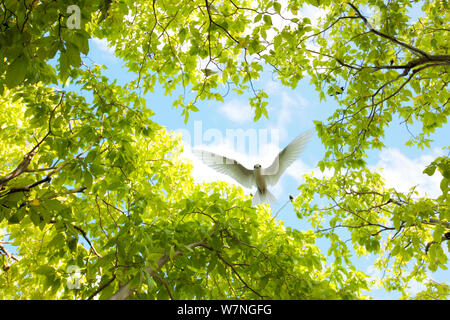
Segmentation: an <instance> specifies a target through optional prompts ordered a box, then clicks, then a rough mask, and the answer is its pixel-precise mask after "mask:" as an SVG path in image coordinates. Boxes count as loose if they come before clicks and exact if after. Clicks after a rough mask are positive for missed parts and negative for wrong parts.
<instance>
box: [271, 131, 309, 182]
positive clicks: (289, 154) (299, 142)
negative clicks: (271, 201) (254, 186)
mask: <svg viewBox="0 0 450 320" xmlns="http://www.w3.org/2000/svg"><path fill="white" fill-rule="evenodd" d="M313 132H314V130H308V131H306V132H304V133H302V134H301V135H299V136H298V137H297V138H295V139H294V140H293V141H292V142H291V143H290V144H288V145H287V146H286V147H285V148H284V149H283V150H281V152H280V153H279V154H278V156H277V157H276V158H275V160H274V161H273V163H272V164H271V165H270V167H267V168H264V169H263V171H262V174H263V176H265V178H266V182H267V183H268V184H269V185H274V184H276V183H277V182H278V180H280V177H281V175H282V174H283V173H284V171H285V170H286V169H287V168H288V167H289V166H290V165H291V164H292V163H293V162H294V161H295V160H297V158H298V157H299V156H300V154H301V153H302V152H303V150H304V149H305V147H306V145H307V144H308V142H309V140H310V139H311V137H312V135H313Z"/></svg>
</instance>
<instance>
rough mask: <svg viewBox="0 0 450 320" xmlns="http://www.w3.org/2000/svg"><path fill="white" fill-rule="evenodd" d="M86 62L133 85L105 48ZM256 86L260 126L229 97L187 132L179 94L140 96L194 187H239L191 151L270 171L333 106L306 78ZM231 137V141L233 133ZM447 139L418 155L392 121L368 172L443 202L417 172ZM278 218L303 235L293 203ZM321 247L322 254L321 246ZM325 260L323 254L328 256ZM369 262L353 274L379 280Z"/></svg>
mask: <svg viewBox="0 0 450 320" xmlns="http://www.w3.org/2000/svg"><path fill="white" fill-rule="evenodd" d="M89 57H90V58H91V59H92V61H94V62H96V63H101V64H105V65H106V66H107V67H108V69H107V70H105V74H106V75H107V76H109V77H110V79H118V82H119V83H120V82H121V83H126V82H127V81H129V80H130V79H133V77H134V75H132V74H129V73H127V71H126V70H125V69H124V68H122V67H121V66H122V63H121V61H120V60H119V59H117V58H115V57H114V55H113V51H112V50H111V49H110V48H107V45H106V42H105V41H103V40H98V39H95V40H94V41H92V42H91V51H90V53H89ZM254 85H255V87H257V89H262V88H264V89H265V90H266V92H267V93H268V95H269V100H268V101H269V105H268V111H269V119H265V118H264V116H263V117H262V118H261V119H260V120H259V121H258V122H257V123H255V122H253V115H252V113H251V110H250V106H249V103H248V95H245V94H244V95H241V96H239V95H237V94H235V93H234V92H232V91H230V93H229V94H228V95H227V96H226V97H225V101H224V103H221V102H216V101H202V102H199V103H198V104H197V107H198V108H199V110H200V111H199V112H197V113H192V114H191V115H190V118H189V122H188V123H187V124H184V117H183V116H182V115H181V109H175V108H173V107H172V102H173V99H174V98H173V97H176V96H178V92H176V93H174V94H173V97H171V96H165V95H164V92H163V90H162V89H161V88H158V87H157V88H155V93H152V94H147V95H146V96H145V97H146V99H147V106H148V107H149V108H151V109H152V110H154V111H155V115H154V117H153V120H154V121H156V122H157V123H159V124H160V125H163V126H165V127H166V128H167V129H168V130H172V131H177V132H180V133H182V134H183V137H184V141H185V152H184V157H185V158H187V159H188V160H190V161H192V162H193V165H194V171H193V175H194V178H195V179H196V181H198V182H203V181H216V180H223V181H227V182H229V183H235V184H237V183H236V182H235V181H234V180H233V179H231V178H230V177H227V176H224V175H222V174H219V173H217V172H215V171H214V170H212V169H210V168H208V167H207V166H205V165H203V164H202V163H201V161H199V160H197V159H196V158H195V157H193V156H192V154H191V152H190V150H191V148H192V147H195V148H200V149H207V150H212V151H215V152H217V153H221V154H223V155H226V156H229V157H232V158H235V159H236V160H238V161H240V162H241V163H242V164H244V165H246V166H247V167H249V168H252V167H253V164H254V163H255V161H256V160H255V159H256V158H258V159H259V160H260V161H258V162H259V163H261V164H262V165H263V166H264V164H270V163H271V162H272V160H273V159H274V157H275V155H276V154H277V153H278V151H279V150H281V149H282V148H284V146H286V145H287V144H288V143H289V142H290V141H291V140H292V139H294V138H295V137H296V136H298V135H299V134H301V133H302V132H304V131H306V130H308V129H311V128H313V126H314V125H313V121H314V120H326V119H327V118H328V117H329V116H330V115H331V113H332V112H333V111H334V110H335V108H336V107H337V106H338V105H337V103H336V102H335V101H334V100H333V99H332V98H331V97H330V98H329V99H328V101H319V98H318V94H317V92H316V91H315V90H314V87H313V86H311V85H309V80H308V78H305V79H304V80H302V81H301V82H300V83H299V85H298V87H297V89H295V90H291V89H290V88H287V87H283V86H282V85H281V84H280V82H279V81H277V80H276V77H275V76H274V75H273V74H272V73H271V72H270V71H266V72H265V73H264V74H263V77H262V78H261V79H260V80H259V81H257V82H255V83H254ZM219 91H220V92H223V93H225V92H226V91H227V88H225V87H223V88H219ZM180 93H181V92H180ZM238 129H242V130H244V131H247V133H248V132H256V133H261V132H263V133H264V131H265V132H266V133H267V134H268V137H269V139H268V142H269V146H268V149H267V152H265V153H264V154H263V155H257V154H254V153H250V151H251V150H250V148H249V146H248V144H249V143H251V142H250V139H248V137H247V138H246V139H247V140H246V149H244V150H239V148H238V147H239V146H238V145H237V144H236V143H232V142H231V141H230V139H226V135H227V130H228V131H230V130H238ZM419 129H420V127H417V126H414V125H413V126H410V130H411V131H412V132H419ZM270 130H273V131H270ZM199 132H200V133H201V134H200V135H199ZM234 132H235V133H236V131H234ZM271 132H275V133H278V136H279V143H278V144H276V145H270V142H271V137H272V136H271V134H270V133H271ZM219 136H222V137H223V139H222V140H220V139H218V138H217V137H219ZM449 136H450V128H449V126H445V127H444V128H441V129H438V130H437V131H436V133H435V135H434V136H433V138H434V139H435V140H434V142H433V143H432V144H431V148H430V149H426V150H423V151H422V150H418V149H416V148H411V147H407V146H405V142H406V141H407V140H408V139H409V138H410V133H409V132H408V131H407V129H406V127H405V126H404V124H401V121H400V120H399V119H395V118H394V120H393V121H392V123H391V126H390V127H389V128H388V129H387V131H386V135H385V139H384V143H385V144H386V149H384V150H382V151H372V152H370V153H369V158H368V164H369V166H370V167H371V168H376V169H377V170H379V171H380V172H381V173H382V175H383V177H384V178H385V180H386V184H387V185H388V186H390V187H394V188H396V189H397V190H399V191H407V190H409V189H410V188H411V187H413V186H416V188H417V190H418V191H419V193H420V194H421V195H423V194H425V193H426V194H427V195H428V196H430V197H434V196H438V195H439V194H440V189H439V182H440V179H441V177H440V176H439V174H438V173H437V174H435V175H434V176H432V177H429V176H427V175H425V174H422V171H423V169H424V168H425V166H426V165H428V164H429V163H430V162H431V161H433V160H434V159H435V158H436V156H438V155H441V154H444V153H445V154H446V151H445V150H442V147H443V146H445V145H446V143H448V141H447V140H448V137H449ZM214 137H216V138H214ZM199 142H200V143H201V144H200V145H199ZM239 151H240V152H239ZM323 152H324V148H323V146H322V145H321V143H320V141H319V139H318V138H317V137H314V138H313V139H312V140H311V141H310V143H309V144H308V146H307V148H306V150H305V152H304V154H303V155H302V156H301V157H300V159H299V160H298V161H296V162H295V163H294V164H293V165H292V166H291V167H290V168H289V169H288V170H287V171H286V173H285V174H284V176H283V177H282V178H281V180H280V182H279V183H278V184H277V185H276V186H275V187H274V188H273V189H272V192H273V193H274V194H275V196H276V197H277V198H278V203H277V204H276V205H274V206H272V211H273V212H274V213H275V212H277V211H279V209H280V208H281V207H282V206H283V205H285V204H286V202H287V200H288V196H289V194H293V195H297V187H298V185H299V183H301V182H302V178H301V177H302V175H303V174H305V173H311V172H312V171H314V172H315V174H319V175H320V171H319V170H318V169H317V168H316V164H317V162H318V161H319V160H321V159H322V157H323ZM244 190H245V191H246V192H247V193H250V192H251V190H247V189H244ZM278 218H279V219H281V220H283V221H284V223H285V225H286V226H290V227H293V228H297V229H300V230H302V229H305V228H307V226H305V222H302V221H300V220H299V219H298V218H297V217H296V215H295V212H294V210H293V208H292V205H291V204H290V203H288V204H287V205H286V206H284V207H283V209H282V210H281V211H279V213H278ZM322 245H323V246H324V247H326V243H323V244H322ZM323 252H324V253H325V254H326V250H324V251H323ZM373 261H374V257H362V258H360V259H358V260H357V262H356V266H357V267H358V268H359V269H360V270H362V271H364V272H366V273H368V274H370V275H374V276H375V275H376V274H379V273H378V272H376V271H375V270H374V269H373V268H371V267H370V265H371V263H372V262H373ZM430 276H431V277H432V279H434V280H436V281H446V282H447V283H448V282H449V281H448V280H449V274H448V272H446V271H440V272H436V273H433V274H430ZM411 285H412V288H411V293H412V294H413V295H414V293H415V292H417V291H418V289H420V288H421V284H419V283H412V284H411ZM368 294H369V295H370V296H372V297H374V298H375V299H396V298H398V297H399V295H398V294H396V293H387V292H385V291H384V290H381V289H380V290H373V291H371V292H370V293H368Z"/></svg>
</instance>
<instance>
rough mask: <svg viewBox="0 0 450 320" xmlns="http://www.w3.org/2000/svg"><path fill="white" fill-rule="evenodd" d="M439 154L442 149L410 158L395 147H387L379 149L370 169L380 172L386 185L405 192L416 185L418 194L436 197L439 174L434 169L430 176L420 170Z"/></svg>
mask: <svg viewBox="0 0 450 320" xmlns="http://www.w3.org/2000/svg"><path fill="white" fill-rule="evenodd" d="M439 155H442V151H441V150H439V149H434V150H432V152H431V153H429V154H425V155H422V156H420V157H418V158H413V159H411V158H408V157H407V156H405V155H404V154H403V153H402V152H401V151H400V150H398V149H396V148H387V149H384V150H383V151H381V153H380V160H379V161H378V162H377V163H376V164H375V165H374V166H372V167H371V169H377V170H378V171H379V172H380V174H381V175H382V176H383V178H384V180H385V184H386V186H387V187H391V188H395V189H396V190H397V191H400V192H407V191H409V190H410V189H411V188H412V187H414V186H417V187H416V191H418V192H419V195H420V196H424V195H425V194H426V195H427V196H428V197H437V196H439V195H440V194H441V190H440V188H439V184H440V182H441V179H442V176H441V174H440V173H439V172H438V171H436V172H435V174H434V175H433V176H431V177H430V176H428V175H427V174H424V173H422V172H423V170H424V169H425V167H426V166H427V165H429V164H430V163H431V162H432V161H433V160H434V159H435V158H436V157H438V156H439Z"/></svg>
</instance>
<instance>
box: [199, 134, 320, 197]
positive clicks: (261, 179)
mask: <svg viewBox="0 0 450 320" xmlns="http://www.w3.org/2000/svg"><path fill="white" fill-rule="evenodd" d="M312 134H313V130H309V131H306V132H304V133H302V134H301V135H299V136H298V137H297V138H295V139H294V140H293V141H292V142H291V143H290V144H288V145H287V146H286V147H285V148H284V149H283V150H281V152H280V153H279V154H278V155H277V156H276V157H275V159H274V161H273V162H272V164H271V165H270V166H269V167H267V168H262V167H261V165H260V164H255V165H254V166H253V170H252V169H247V168H246V167H244V166H243V165H242V164H240V163H239V162H237V161H236V160H234V159H230V158H227V157H224V156H221V155H218V154H215V153H212V152H208V151H204V150H192V152H193V154H194V155H195V156H196V157H197V158H199V159H200V160H202V162H203V163H204V164H206V165H207V166H209V167H210V168H212V169H214V170H216V171H217V172H220V173H223V174H226V175H228V176H230V177H232V178H233V179H234V180H236V181H237V182H238V183H239V184H241V185H242V186H244V187H246V188H253V187H255V186H256V187H257V190H256V193H255V195H254V196H253V199H252V206H256V205H258V204H260V203H268V204H274V203H276V198H275V196H274V195H273V194H272V193H271V192H270V191H269V190H268V186H270V185H272V186H273V185H275V184H277V182H278V181H279V180H280V177H281V176H282V175H283V173H284V171H286V169H287V168H288V167H289V166H290V165H291V164H292V163H293V162H294V161H295V160H297V158H298V157H299V156H300V154H301V153H302V152H303V150H304V149H305V147H306V145H307V143H308V142H309V140H310V139H311V137H312Z"/></svg>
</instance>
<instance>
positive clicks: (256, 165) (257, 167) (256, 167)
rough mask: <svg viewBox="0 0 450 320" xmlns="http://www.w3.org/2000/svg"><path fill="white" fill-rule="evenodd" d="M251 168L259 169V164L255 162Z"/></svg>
mask: <svg viewBox="0 0 450 320" xmlns="http://www.w3.org/2000/svg"><path fill="white" fill-rule="evenodd" d="M253 169H261V165H260V164H255V165H254V166H253Z"/></svg>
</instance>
